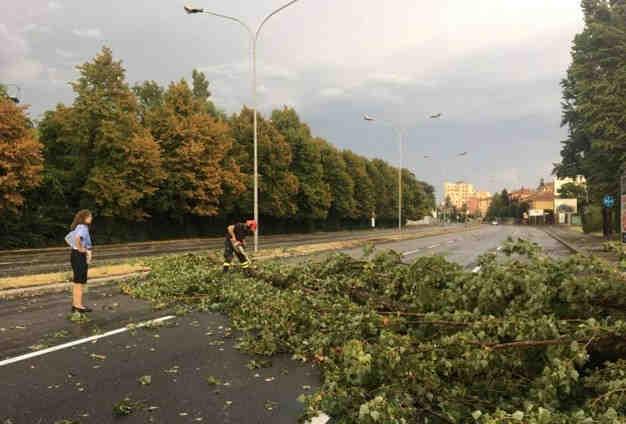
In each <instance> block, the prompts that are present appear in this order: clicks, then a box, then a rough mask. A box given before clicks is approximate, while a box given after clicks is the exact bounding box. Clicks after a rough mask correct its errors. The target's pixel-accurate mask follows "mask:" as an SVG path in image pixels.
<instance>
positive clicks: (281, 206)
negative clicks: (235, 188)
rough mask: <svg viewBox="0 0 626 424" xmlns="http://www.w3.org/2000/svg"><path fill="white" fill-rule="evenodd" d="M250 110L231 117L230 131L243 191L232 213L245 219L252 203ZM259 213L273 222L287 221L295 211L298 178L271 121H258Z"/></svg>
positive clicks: (284, 145)
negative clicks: (242, 182) (276, 219)
mask: <svg viewBox="0 0 626 424" xmlns="http://www.w3.org/2000/svg"><path fill="white" fill-rule="evenodd" d="M252 120H253V119H252V110H251V109H248V108H245V107H244V108H243V110H242V111H241V112H240V113H239V114H237V115H234V116H232V117H231V119H230V121H229V122H230V127H231V131H232V136H233V137H234V139H235V142H236V145H235V148H234V151H233V154H234V157H235V158H236V161H237V163H238V164H239V166H240V168H241V170H242V172H243V173H244V174H245V177H244V178H245V187H246V190H245V192H244V193H243V194H242V196H240V197H239V198H238V201H237V202H236V206H235V209H234V212H235V213H236V214H237V215H239V216H249V215H250V211H251V210H252V201H253V179H252V178H253V157H254V156H253V126H252ZM258 140H259V213H260V214H262V215H264V216H269V217H273V218H291V217H293V216H294V215H295V213H296V211H297V198H296V196H297V193H298V187H299V183H298V177H296V175H295V174H294V173H293V172H292V170H291V165H292V161H293V153H292V150H291V146H290V145H289V143H288V142H287V141H286V140H285V138H284V137H283V135H282V134H281V133H280V131H278V129H277V128H276V127H275V126H274V124H273V123H272V121H268V120H265V119H264V118H263V117H262V116H259V117H258Z"/></svg>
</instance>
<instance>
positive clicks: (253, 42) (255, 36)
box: [184, 0, 299, 252]
mask: <svg viewBox="0 0 626 424" xmlns="http://www.w3.org/2000/svg"><path fill="white" fill-rule="evenodd" d="M298 1H299V0H291V1H290V2H288V3H286V4H284V5H283V6H281V7H279V8H278V9H276V10H274V11H273V12H271V13H270V14H268V15H267V16H266V17H265V18H264V19H263V20H262V21H261V23H260V24H259V26H258V27H257V28H256V30H253V29H252V27H250V26H249V25H248V24H247V23H245V22H244V21H242V20H241V19H239V18H236V17H234V16H228V15H223V14H221V13H215V12H211V11H208V10H206V9H203V8H198V7H194V6H190V5H186V6H184V9H185V12H187V14H189V15H195V14H205V15H211V16H215V17H218V18H222V19H227V20H229V21H234V22H237V23H238V24H239V25H241V26H242V27H244V28H245V29H246V31H247V32H248V35H249V37H250V47H249V48H250V63H251V68H252V113H253V116H254V123H253V125H254V220H255V221H256V222H257V223H258V222H259V144H258V126H257V75H256V46H257V42H258V40H259V35H260V34H261V30H262V29H263V26H264V25H265V24H266V23H267V21H268V20H269V19H270V18H271V17H272V16H274V15H276V14H277V13H279V12H280V11H282V10H284V9H286V8H288V7H289V6H291V5H292V4H294V3H296V2H298ZM260 228H261V227H260V225H259V227H258V228H257V230H256V231H255V232H254V251H255V252H258V250H259V229H260Z"/></svg>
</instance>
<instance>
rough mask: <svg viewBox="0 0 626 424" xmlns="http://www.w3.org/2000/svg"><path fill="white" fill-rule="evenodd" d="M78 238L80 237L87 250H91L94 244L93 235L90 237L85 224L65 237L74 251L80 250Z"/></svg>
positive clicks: (79, 225) (78, 226)
mask: <svg viewBox="0 0 626 424" xmlns="http://www.w3.org/2000/svg"><path fill="white" fill-rule="evenodd" d="M76 237H80V241H81V243H82V245H83V247H84V248H85V249H89V250H91V248H92V247H93V244H92V243H91V235H89V227H87V226H86V225H85V224H78V225H77V226H76V228H75V229H74V231H70V233H69V234H68V235H67V236H66V237H65V241H66V242H67V243H68V244H69V245H70V246H71V247H72V249H78V246H77V245H76Z"/></svg>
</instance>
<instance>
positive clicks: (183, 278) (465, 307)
mask: <svg viewBox="0 0 626 424" xmlns="http://www.w3.org/2000/svg"><path fill="white" fill-rule="evenodd" d="M502 252H503V253H504V255H498V256H496V255H493V254H490V255H485V256H482V257H481V258H480V266H481V268H480V271H479V272H477V273H472V272H468V271H466V270H465V269H463V268H462V267H460V266H458V265H456V264H453V263H450V262H448V261H446V260H445V259H444V258H442V257H437V256H434V257H421V258H418V259H417V260H415V262H413V263H411V264H405V263H403V262H402V260H401V257H400V256H399V255H398V254H395V253H393V252H389V253H385V254H382V255H380V256H377V257H375V258H372V259H370V260H355V259H352V258H350V257H348V256H345V255H335V256H332V257H330V258H328V259H327V260H325V261H322V262H316V263H306V264H303V265H298V266H287V265H284V264H278V263H268V264H263V265H261V266H260V267H259V268H257V269H256V270H253V271H252V272H250V273H248V274H244V273H233V274H228V275H223V274H222V273H221V271H220V269H219V268H218V267H217V266H213V265H209V264H208V263H207V260H206V258H202V257H198V256H182V257H174V258H167V259H164V260H160V261H159V262H155V263H152V264H151V266H152V272H151V274H150V276H149V277H148V278H147V279H143V280H136V281H133V282H131V283H129V284H128V285H126V286H125V290H127V291H128V292H129V293H131V294H133V295H135V296H139V297H142V298H147V299H151V300H153V301H154V302H156V303H157V304H161V305H171V304H182V305H185V306H186V307H188V308H194V309H200V310H214V311H223V312H225V313H227V314H228V315H229V316H230V317H231V319H232V321H233V325H234V326H236V327H237V328H239V329H240V330H242V331H243V334H244V337H243V338H242V340H241V343H240V347H241V348H242V349H244V350H245V351H248V352H253V353H256V354H264V355H273V354H276V353H291V354H292V355H294V357H295V358H298V359H301V360H303V361H313V362H315V363H317V364H319V367H320V369H321V371H322V376H323V381H322V386H321V388H320V389H319V390H318V391H317V392H316V393H314V394H312V395H309V396H307V397H306V412H305V414H306V415H307V416H312V415H315V414H316V412H317V411H320V410H323V411H325V412H326V413H328V414H330V415H331V416H333V417H335V418H336V419H337V420H338V422H342V423H354V422H359V423H415V422H420V423H422V422H423V423H466V422H478V423H507V422H511V423H512V422H524V423H624V422H626V321H625V315H626V280H625V279H624V277H623V276H622V274H620V273H619V272H617V271H616V270H614V269H613V268H611V267H610V266H609V265H607V264H605V263H603V262H601V261H599V260H597V259H594V258H587V257H572V258H567V259H563V260H556V259H552V258H549V257H547V256H545V255H544V254H543V253H542V252H541V251H540V250H539V248H538V247H537V246H535V245H533V244H531V243H528V242H525V241H521V240H520V241H517V242H512V241H509V242H508V243H507V244H506V245H505V246H504V249H503V250H502Z"/></svg>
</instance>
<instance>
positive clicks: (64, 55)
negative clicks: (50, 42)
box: [55, 49, 74, 59]
mask: <svg viewBox="0 0 626 424" xmlns="http://www.w3.org/2000/svg"><path fill="white" fill-rule="evenodd" d="M55 52H56V54H57V56H60V57H62V58H63V59H70V58H72V57H74V53H72V52H70V51H67V50H63V49H56V50H55Z"/></svg>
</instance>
